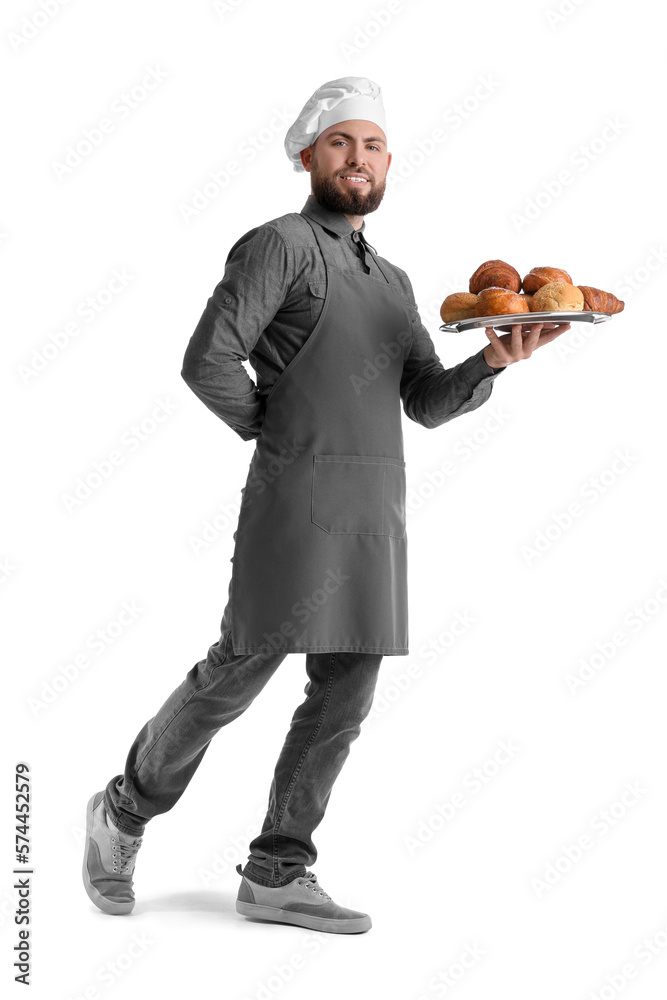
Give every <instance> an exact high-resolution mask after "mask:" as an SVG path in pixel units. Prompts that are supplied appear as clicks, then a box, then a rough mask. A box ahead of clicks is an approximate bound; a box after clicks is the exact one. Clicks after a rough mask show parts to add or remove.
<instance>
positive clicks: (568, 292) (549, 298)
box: [530, 281, 584, 312]
mask: <svg viewBox="0 0 667 1000" xmlns="http://www.w3.org/2000/svg"><path fill="white" fill-rule="evenodd" d="M583 308H584V293H583V292H582V291H581V289H580V288H577V286H576V285H571V284H570V283H569V282H566V281H550V282H548V283H547V284H546V285H542V286H541V287H540V288H538V289H537V291H536V292H535V294H534V295H533V298H532V300H531V303H530V311H531V312H546V311H552V310H554V311H557V312H561V311H568V310H569V311H570V312H580V311H581V310H582V309H583Z"/></svg>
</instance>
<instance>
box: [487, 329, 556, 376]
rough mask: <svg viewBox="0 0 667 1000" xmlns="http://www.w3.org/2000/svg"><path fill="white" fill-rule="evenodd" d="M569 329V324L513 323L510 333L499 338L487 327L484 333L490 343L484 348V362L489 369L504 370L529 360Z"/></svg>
mask: <svg viewBox="0 0 667 1000" xmlns="http://www.w3.org/2000/svg"><path fill="white" fill-rule="evenodd" d="M569 329H570V324H569V323H530V324H527V323H526V324H524V326H523V327H522V325H521V323H515V324H514V326H513V327H512V332H511V333H504V334H503V335H502V337H499V336H498V335H497V333H496V331H495V330H494V329H493V327H492V326H487V327H485V329H484V332H485V334H486V335H487V337H488V338H489V341H490V343H489V345H488V347H485V348H484V360H485V361H486V363H487V365H488V366H489V367H490V368H504V367H505V366H506V365H511V364H514V362H515V361H523V360H524V359H525V358H529V357H530V356H531V354H532V353H533V351H534V350H535V349H536V348H538V347H542V345H543V344H548V343H549V341H550V340H554V339H555V338H556V337H558V336H560V334H561V333H565V331H566V330H569Z"/></svg>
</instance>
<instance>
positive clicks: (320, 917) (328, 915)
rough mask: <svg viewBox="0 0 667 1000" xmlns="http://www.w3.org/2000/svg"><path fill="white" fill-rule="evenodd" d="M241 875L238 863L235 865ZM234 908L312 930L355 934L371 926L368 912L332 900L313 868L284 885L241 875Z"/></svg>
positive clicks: (248, 915) (246, 913)
mask: <svg viewBox="0 0 667 1000" xmlns="http://www.w3.org/2000/svg"><path fill="white" fill-rule="evenodd" d="M236 870H237V872H238V873H239V875H243V870H242V868H241V865H237V866H236ZM236 912H237V913H242V914H243V915H244V916H246V917H259V918H261V919H262V920H277V921H278V922H279V923H281V924H297V925H298V926H299V927H309V928H310V929H311V930H314V931H332V932H333V933H334V934H357V933H359V932H360V931H367V930H369V929H370V927H371V926H372V924H371V918H370V917H369V916H368V914H367V913H361V912H360V911H359V910H348V909H347V908H346V907H344V906H339V905H338V903H334V901H333V899H332V898H331V896H329V894H328V893H326V892H325V891H324V889H323V888H322V886H321V885H319V884H318V881H317V876H316V875H314V874H313V872H306V874H305V875H302V876H301V877H300V878H295V879H292V881H291V882H288V883H287V885H280V886H277V887H269V886H266V885H260V884H259V882H253V881H252V879H250V878H248V877H247V876H246V875H243V878H242V880H241V885H240V887H239V892H238V896H237V899H236Z"/></svg>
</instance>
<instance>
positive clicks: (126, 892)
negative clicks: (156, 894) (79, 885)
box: [83, 791, 143, 914]
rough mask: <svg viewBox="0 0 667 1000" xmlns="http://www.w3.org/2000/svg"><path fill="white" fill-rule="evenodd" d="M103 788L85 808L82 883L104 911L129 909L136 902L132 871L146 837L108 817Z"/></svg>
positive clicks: (115, 911) (120, 911)
mask: <svg viewBox="0 0 667 1000" xmlns="http://www.w3.org/2000/svg"><path fill="white" fill-rule="evenodd" d="M107 815H108V814H107V811H106V809H105V807H104V792H103V791H102V792H95V794H94V795H93V796H92V797H91V799H90V800H89V802H88V807H87V810H86V849H85V852H84V856H83V884H84V887H85V889H86V892H87V893H88V896H89V897H90V899H91V900H92V901H93V903H94V904H95V906H98V907H99V908H100V910H103V911H104V912H105V913H114V914H119V913H129V912H130V911H131V910H132V907H133V906H134V893H133V891H132V873H133V871H134V864H135V861H136V854H137V851H138V850H139V848H140V847H141V844H142V841H143V838H142V837H132V836H130V835H129V834H126V833H121V832H120V831H119V830H117V829H116V827H115V826H114V825H113V824H112V823H111V821H110V820H109V821H108V822H107Z"/></svg>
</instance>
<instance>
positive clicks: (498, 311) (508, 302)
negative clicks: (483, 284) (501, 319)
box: [475, 285, 527, 316]
mask: <svg viewBox="0 0 667 1000" xmlns="http://www.w3.org/2000/svg"><path fill="white" fill-rule="evenodd" d="M526 311H527V310H526V303H525V301H524V300H523V299H522V298H521V296H520V295H517V293H516V292H513V291H512V290H511V289H510V288H498V287H497V286H495V285H494V286H492V287H491V288H483V289H482V291H481V292H480V293H479V295H478V296H477V305H476V306H475V316H501V315H503V314H504V313H525V312H526Z"/></svg>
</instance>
